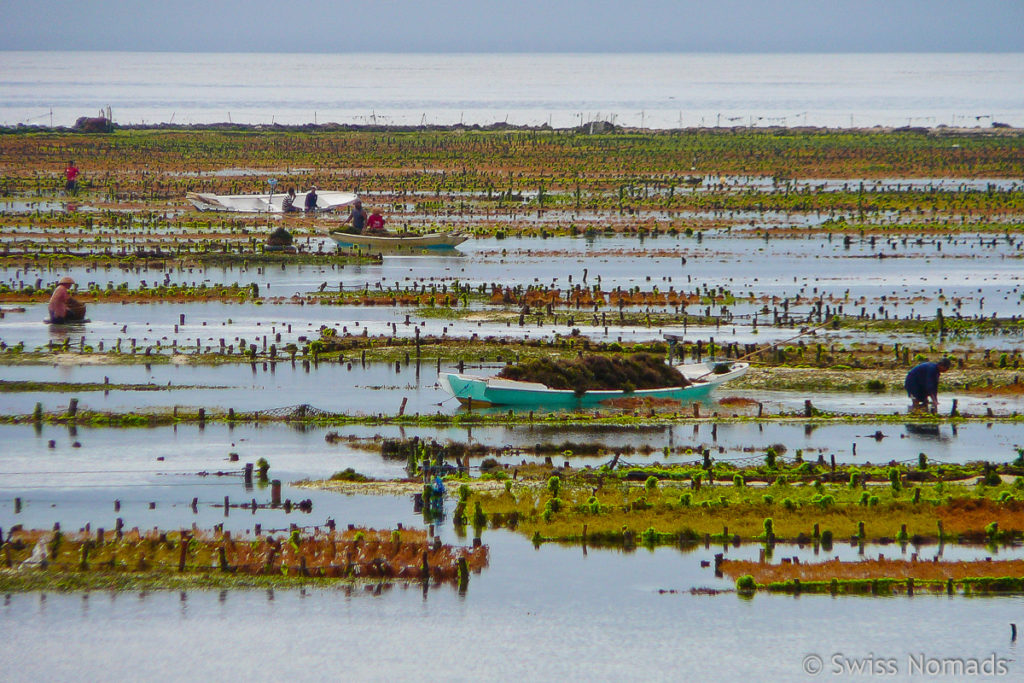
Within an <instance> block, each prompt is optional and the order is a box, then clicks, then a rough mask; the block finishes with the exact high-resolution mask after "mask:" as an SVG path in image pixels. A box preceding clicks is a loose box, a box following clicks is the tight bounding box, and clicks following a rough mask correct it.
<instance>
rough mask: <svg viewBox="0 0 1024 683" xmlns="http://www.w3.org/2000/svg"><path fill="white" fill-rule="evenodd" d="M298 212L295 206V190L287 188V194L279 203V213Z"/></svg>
mask: <svg viewBox="0 0 1024 683" xmlns="http://www.w3.org/2000/svg"><path fill="white" fill-rule="evenodd" d="M298 210H299V209H298V208H297V207H296V206H295V188H294V187H289V188H288V194H286V195H285V196H284V200H283V201H282V202H281V211H282V212H283V213H291V212H293V211H298Z"/></svg>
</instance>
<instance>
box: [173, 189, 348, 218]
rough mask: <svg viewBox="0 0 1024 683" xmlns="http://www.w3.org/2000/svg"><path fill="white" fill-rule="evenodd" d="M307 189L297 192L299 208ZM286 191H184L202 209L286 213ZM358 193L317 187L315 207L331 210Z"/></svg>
mask: <svg viewBox="0 0 1024 683" xmlns="http://www.w3.org/2000/svg"><path fill="white" fill-rule="evenodd" d="M306 194H307V193H306V192H299V193H296V195H295V204H294V206H295V207H296V208H298V207H304V206H305V205H306ZM285 196H286V195H285V194H284V193H283V192H279V193H269V194H212V193H208V192H188V193H186V194H185V199H187V200H188V201H189V202H190V203H191V204H192V206H194V207H196V208H197V209H199V210H200V211H235V212H239V213H284V208H283V203H284V198H285ZM357 199H359V196H358V195H356V194H354V193H352V192H334V191H330V190H323V191H321V190H318V191H317V193H316V210H317V211H330V210H331V209H337V208H339V207H342V206H348V205H349V204H352V203H353V202H355V201H356V200H357Z"/></svg>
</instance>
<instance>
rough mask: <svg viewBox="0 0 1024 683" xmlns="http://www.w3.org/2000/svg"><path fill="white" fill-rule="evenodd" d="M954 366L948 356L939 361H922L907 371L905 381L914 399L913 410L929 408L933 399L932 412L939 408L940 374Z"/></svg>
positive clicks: (909, 393)
mask: <svg viewBox="0 0 1024 683" xmlns="http://www.w3.org/2000/svg"><path fill="white" fill-rule="evenodd" d="M950 367H952V363H951V362H950V360H949V359H948V358H943V359H942V360H940V361H939V362H937V363H920V364H918V365H916V366H914V368H913V369H911V371H910V372H908V373H907V379H906V380H905V381H904V382H903V386H904V388H906V390H907V395H908V396H910V398H911V399H912V400H913V402H914V403H913V405H912V406H911V408H910V409H911V410H921V409H922V408H924V409H927V408H928V407H929V406H928V402H929V401H931V412H933V413H934V412H936V411H937V410H938V408H939V375H941V374H942V373H943V372H945V371H946V370H949V368H950Z"/></svg>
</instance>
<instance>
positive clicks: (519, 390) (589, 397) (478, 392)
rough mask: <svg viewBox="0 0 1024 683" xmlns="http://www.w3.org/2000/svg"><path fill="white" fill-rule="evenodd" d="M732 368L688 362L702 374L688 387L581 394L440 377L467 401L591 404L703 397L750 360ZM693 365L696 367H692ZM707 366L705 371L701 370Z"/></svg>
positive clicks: (485, 379) (466, 377) (549, 405)
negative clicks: (713, 371) (717, 369)
mask: <svg viewBox="0 0 1024 683" xmlns="http://www.w3.org/2000/svg"><path fill="white" fill-rule="evenodd" d="M735 365H736V366H739V367H736V368H735V369H733V370H731V371H730V372H727V373H723V374H719V375H714V374H708V373H710V368H709V367H708V366H704V365H700V366H687V368H688V370H689V371H688V372H684V375H686V376H687V377H693V378H695V377H698V376H700V375H701V374H703V375H706V376H704V377H702V381H700V382H698V383H695V384H691V385H689V386H685V387H664V388H659V389H638V390H636V391H628V392H627V391H616V390H606V391H587V392H585V393H583V394H577V393H576V392H574V391H572V390H562V389H549V388H548V387H546V386H544V385H543V384H537V383H535V382H517V381H514V380H505V379H502V378H498V377H476V376H473V375H463V374H459V373H441V374H440V375H439V377H438V379H439V381H440V383H441V386H442V388H444V389H445V390H446V391H447V392H448V393H450V394H451V395H452V396H454V397H455V398H456V399H458V401H459V402H460V403H462V404H463V405H473V406H512V407H520V408H534V407H540V408H587V407H592V406H597V405H600V404H601V403H602V402H604V401H608V400H610V399H620V398H651V399H671V400H676V401H700V400H703V399H705V398H707V396H708V395H709V394H710V393H711V392H712V390H714V389H715V387H717V386H718V385H720V384H723V383H725V382H728V381H729V380H731V379H735V378H736V377H739V376H741V375H743V374H744V373H746V371H747V368H748V366H747V365H746V364H735ZM691 368H692V370H691ZM701 369H703V372H702V371H701Z"/></svg>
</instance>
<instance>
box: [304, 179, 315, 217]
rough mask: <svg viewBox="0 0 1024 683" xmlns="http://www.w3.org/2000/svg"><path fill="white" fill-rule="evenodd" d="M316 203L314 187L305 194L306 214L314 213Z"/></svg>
mask: <svg viewBox="0 0 1024 683" xmlns="http://www.w3.org/2000/svg"><path fill="white" fill-rule="evenodd" d="M316 201H317V196H316V185H314V186H313V187H311V188H310V189H309V192H307V193H306V213H310V212H312V211H316Z"/></svg>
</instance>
